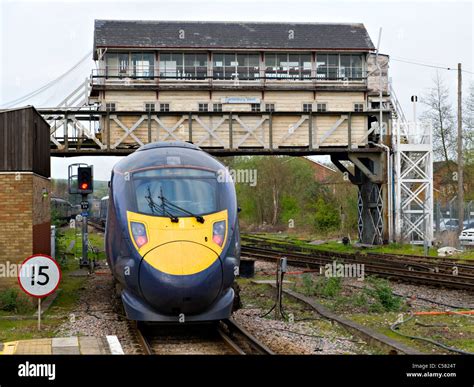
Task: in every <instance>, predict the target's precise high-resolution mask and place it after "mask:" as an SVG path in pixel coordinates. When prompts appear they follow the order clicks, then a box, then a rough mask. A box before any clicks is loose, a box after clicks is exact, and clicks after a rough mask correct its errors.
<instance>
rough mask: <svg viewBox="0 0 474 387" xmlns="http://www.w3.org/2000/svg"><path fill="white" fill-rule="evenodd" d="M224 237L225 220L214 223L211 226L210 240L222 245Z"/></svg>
mask: <svg viewBox="0 0 474 387" xmlns="http://www.w3.org/2000/svg"><path fill="white" fill-rule="evenodd" d="M224 238H225V220H221V221H219V222H216V223H214V225H213V226H212V241H213V242H214V243H215V244H217V245H219V246H220V247H222V244H223V243H224Z"/></svg>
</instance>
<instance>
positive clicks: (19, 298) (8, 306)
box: [0, 289, 31, 313]
mask: <svg viewBox="0 0 474 387" xmlns="http://www.w3.org/2000/svg"><path fill="white" fill-rule="evenodd" d="M30 309H31V305H30V303H29V302H28V299H27V298H26V296H24V295H23V294H19V293H18V291H17V290H16V289H7V290H4V291H2V292H0V310H3V311H5V312H16V313H26V312H28V311H29V310H30Z"/></svg>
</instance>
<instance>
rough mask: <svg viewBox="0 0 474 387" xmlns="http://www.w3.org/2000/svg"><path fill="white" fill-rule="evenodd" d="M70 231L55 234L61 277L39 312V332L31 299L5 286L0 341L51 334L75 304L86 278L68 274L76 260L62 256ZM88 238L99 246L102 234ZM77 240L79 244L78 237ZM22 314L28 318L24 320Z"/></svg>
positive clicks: (71, 235)
mask: <svg viewBox="0 0 474 387" xmlns="http://www.w3.org/2000/svg"><path fill="white" fill-rule="evenodd" d="M74 231H75V230H74V229H69V228H67V229H64V228H63V229H60V230H59V232H58V233H57V236H58V238H57V257H58V262H59V263H60V266H61V271H62V274H63V276H62V280H61V283H60V284H59V288H58V296H57V298H56V299H55V300H54V302H53V304H52V305H51V307H50V308H49V309H48V310H47V311H46V312H45V313H44V314H43V317H42V329H41V331H40V332H38V330H37V328H36V324H37V318H36V317H35V316H33V313H34V312H35V311H36V307H35V306H34V304H33V303H32V302H31V300H29V299H28V297H27V296H26V295H23V293H20V292H19V291H18V290H16V289H7V290H6V291H4V292H1V293H0V342H6V341H15V340H24V339H33V338H45V337H54V335H55V334H56V331H57V328H58V327H59V325H60V324H61V323H62V322H64V321H65V319H66V318H67V317H68V315H69V313H70V312H71V311H72V310H73V309H74V306H75V305H77V302H78V301H79V298H80V296H81V292H83V291H86V289H85V286H86V282H87V278H86V277H76V276H71V273H72V272H73V271H75V270H77V269H79V263H78V260H76V259H74V256H72V255H66V254H65V252H66V249H67V247H68V246H69V244H70V242H71V241H72V240H74V239H75V236H74ZM89 238H90V240H91V242H92V244H93V245H94V246H97V247H99V248H100V249H102V246H103V235H100V234H92V233H90V234H89ZM77 240H78V241H79V243H80V237H78V238H77ZM99 259H105V253H104V252H101V253H100V254H99ZM5 315H8V316H15V315H17V316H19V317H21V318H22V319H21V320H9V319H5ZM2 316H4V318H3V319H2ZM25 316H30V317H31V318H26V319H25Z"/></svg>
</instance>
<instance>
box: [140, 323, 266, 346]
mask: <svg viewBox="0 0 474 387" xmlns="http://www.w3.org/2000/svg"><path fill="white" fill-rule="evenodd" d="M136 332H137V336H138V338H139V341H140V343H141V346H142V348H143V351H144V353H145V354H147V355H178V354H179V355H183V354H200V355H202V354H206V355H272V354H273V352H272V351H271V350H270V349H269V348H267V347H266V346H265V345H264V344H262V343H260V342H259V341H258V340H257V339H255V337H253V336H252V335H251V334H250V333H249V332H247V331H246V330H245V329H244V328H242V327H241V326H240V325H238V324H237V323H236V322H235V321H233V320H232V319H227V320H221V321H219V322H215V323H196V324H179V325H178V324H163V323H161V324H153V323H146V324H145V323H137V325H136Z"/></svg>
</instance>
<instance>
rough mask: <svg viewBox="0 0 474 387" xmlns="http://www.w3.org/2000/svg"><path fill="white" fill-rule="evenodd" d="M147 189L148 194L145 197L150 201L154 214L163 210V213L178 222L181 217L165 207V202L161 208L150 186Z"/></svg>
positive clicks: (149, 204) (149, 205)
mask: <svg viewBox="0 0 474 387" xmlns="http://www.w3.org/2000/svg"><path fill="white" fill-rule="evenodd" d="M147 191H148V195H146V196H145V199H146V200H147V202H148V207H150V210H151V212H152V213H153V214H157V212H158V211H161V212H162V213H163V215H166V216H168V218H170V219H171V221H172V222H173V223H178V222H179V219H178V218H177V217H176V216H175V215H173V214H171V213H170V212H169V211H167V210H166V209H165V205H164V203H163V205H162V207H161V208H160V207H159V206H158V204H156V203H155V201H154V200H153V198H152V197H151V191H150V186H148V187H147Z"/></svg>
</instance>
